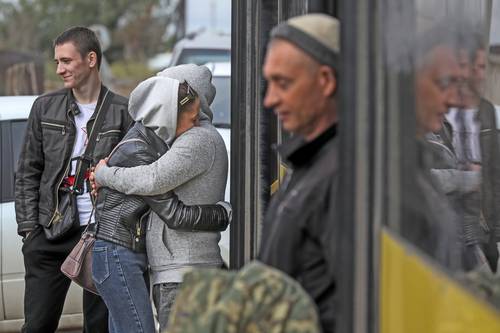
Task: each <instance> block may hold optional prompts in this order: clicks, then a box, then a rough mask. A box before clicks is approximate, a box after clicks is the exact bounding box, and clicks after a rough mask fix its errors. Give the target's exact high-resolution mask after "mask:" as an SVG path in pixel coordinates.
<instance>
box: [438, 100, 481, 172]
mask: <svg viewBox="0 0 500 333" xmlns="http://www.w3.org/2000/svg"><path fill="white" fill-rule="evenodd" d="M478 112H479V111H478V109H457V108H452V109H450V111H448V113H447V114H446V119H447V120H448V122H449V123H450V125H451V127H452V130H453V138H452V144H453V148H454V149H455V153H456V155H457V158H458V160H459V161H460V162H461V163H465V164H467V163H480V162H481V145H480V141H479V132H480V131H481V124H480V122H479V117H478Z"/></svg>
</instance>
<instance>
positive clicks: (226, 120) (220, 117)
mask: <svg viewBox="0 0 500 333" xmlns="http://www.w3.org/2000/svg"><path fill="white" fill-rule="evenodd" d="M212 82H213V84H214V85H215V88H216V89H217V94H216V95H215V99H214V101H213V103H212V111H213V113H214V119H213V123H214V125H215V126H216V127H226V128H230V126H231V112H230V106H231V77H229V76H214V77H213V79H212Z"/></svg>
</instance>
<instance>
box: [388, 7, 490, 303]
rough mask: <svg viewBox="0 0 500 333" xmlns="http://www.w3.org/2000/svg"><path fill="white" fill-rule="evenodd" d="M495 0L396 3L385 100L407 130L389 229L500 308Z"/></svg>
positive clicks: (392, 155) (392, 142)
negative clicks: (497, 286) (498, 285)
mask: <svg viewBox="0 0 500 333" xmlns="http://www.w3.org/2000/svg"><path fill="white" fill-rule="evenodd" d="M386 2H387V3H391V4H392V3H395V2H393V1H391V0H388V1H386ZM489 3H491V2H489V1H486V0H484V1H482V0H479V1H433V0H417V1H415V2H414V3H410V2H408V5H407V6H409V7H412V8H406V9H405V8H404V7H405V6H403V5H393V6H390V5H389V6H388V8H389V9H390V12H391V15H393V16H392V17H391V15H389V17H390V18H389V19H388V20H387V21H386V22H384V27H385V28H384V29H385V31H384V35H385V36H386V40H385V41H384V43H385V46H386V48H387V49H386V57H385V63H386V72H387V76H386V77H387V81H386V82H385V89H386V90H387V93H386V100H385V103H386V105H387V106H388V109H389V113H388V119H389V123H390V124H391V125H394V124H395V125H396V126H399V128H400V129H402V130H400V131H399V132H396V133H388V134H387V135H388V146H389V147H391V148H390V149H389V151H388V156H389V159H388V161H389V162H388V169H389V170H392V171H394V172H392V171H389V173H388V179H389V181H388V182H389V188H391V189H392V191H391V192H390V193H391V194H389V198H391V200H390V202H389V207H392V208H393V210H392V211H391V213H390V216H389V218H388V219H387V224H388V225H389V226H390V227H391V228H392V229H393V230H395V231H396V232H397V233H399V235H402V236H403V239H404V240H405V241H409V243H410V244H413V245H416V247H417V249H418V250H419V251H421V254H422V256H423V257H425V258H426V260H430V261H431V262H433V263H434V264H438V265H439V266H440V267H441V268H442V269H444V271H445V272H447V273H448V274H449V275H450V276H451V277H453V278H456V279H458V280H459V281H462V282H465V284H467V285H468V286H469V288H471V290H473V291H474V292H475V293H476V294H477V295H478V296H481V297H483V298H485V299H487V300H488V301H490V303H492V304H497V305H500V293H498V292H496V291H495V290H496V289H495V282H494V274H495V272H496V270H497V262H498V250H499V248H500V224H499V222H498V221H500V215H499V214H500V210H499V209H498V208H499V207H500V134H499V126H498V124H500V122H499V119H500V118H499V116H500V99H499V98H498V96H499V95H498V93H493V92H494V91H496V92H498V89H492V86H494V85H495V84H497V86H496V87H498V84H500V80H499V79H500V75H495V73H497V72H496V69H497V68H500V67H497V66H500V65H498V64H500V61H498V60H497V59H496V57H497V55H496V54H495V50H496V49H495V45H496V44H491V43H490V40H494V38H498V36H496V35H495V34H493V33H490V24H493V26H495V24H497V23H498V20H499V19H500V16H499V14H500V13H498V14H496V11H495V10H493V11H490V10H488V4H489ZM408 13H413V17H410V16H409V15H408ZM492 13H493V15H492ZM497 16H498V18H497ZM403 21H406V22H411V24H409V23H408V24H405V25H401V23H402V22H403ZM396 26H399V27H400V28H397V29H395V27H396ZM489 37H491V38H489ZM498 73H500V70H499V71H498ZM391 132H392V131H391ZM391 184H392V185H391ZM394 193H399V194H400V195H394ZM391 205H392V206H391ZM398 207H399V208H398ZM391 214H392V215H391ZM497 283H498V282H497ZM484 290H487V293H486V294H487V297H485V295H486V294H485V293H483V292H482V291H484Z"/></svg>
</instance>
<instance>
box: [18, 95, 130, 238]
mask: <svg viewBox="0 0 500 333" xmlns="http://www.w3.org/2000/svg"><path fill="white" fill-rule="evenodd" d="M105 92H106V88H105V87H104V86H102V87H101V92H100V94H99V99H98V101H97V105H98V106H99V105H100V103H101V100H102V98H103V96H104V93H105ZM76 109H77V105H76V101H75V99H74V97H73V94H72V92H71V90H69V89H62V90H59V91H56V92H52V93H48V94H45V95H42V96H40V97H38V98H37V99H36V100H35V102H34V103H33V106H32V108H31V112H30V115H29V118H28V124H27V127H26V134H25V137H24V143H23V146H22V149H21V154H20V156H19V161H18V166H17V173H16V189H15V192H16V202H15V206H16V219H17V225H18V227H17V232H18V234H20V235H23V234H25V233H26V232H28V231H31V230H33V229H34V228H35V226H36V225H38V224H40V225H42V226H48V225H49V224H50V221H51V219H52V218H53V216H54V215H55V212H56V207H57V204H58V200H59V198H58V192H59V191H58V189H59V187H60V185H61V183H62V181H63V179H64V177H66V173H67V170H69V167H68V166H69V164H70V163H71V161H70V159H71V154H72V152H73V146H74V143H75V133H76V128H75V120H74V115H73V110H76ZM97 109H98V107H97V108H96V111H97ZM102 111H103V112H104V111H105V118H104V121H103V124H102V127H101V130H100V131H99V134H98V136H97V139H96V140H97V143H96V145H95V150H94V155H93V162H94V163H97V162H98V161H99V160H100V159H102V158H105V157H106V156H108V154H109V153H110V152H111V150H112V149H113V147H114V146H115V145H116V144H117V143H118V142H119V141H120V140H121V138H122V137H123V135H124V134H125V133H126V132H127V130H128V128H129V127H130V124H131V123H132V119H131V118H130V116H129V114H128V112H127V99H126V98H124V97H122V96H118V95H114V97H113V99H112V101H111V105H110V106H109V108H108V110H102ZM95 115H96V112H94V114H93V115H92V116H91V118H90V120H89V121H88V123H87V128H90V127H91V126H92V124H93V122H94V120H95Z"/></svg>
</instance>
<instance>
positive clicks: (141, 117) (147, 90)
mask: <svg viewBox="0 0 500 333" xmlns="http://www.w3.org/2000/svg"><path fill="white" fill-rule="evenodd" d="M178 94H179V81H177V80H175V79H171V78H168V77H164V76H153V77H151V78H149V79H146V80H144V81H142V82H141V83H139V84H138V85H137V87H136V88H135V89H134V90H132V93H131V94H130V98H129V101H128V112H129V114H130V116H131V117H132V119H134V120H135V121H139V122H141V123H142V124H143V125H144V126H146V127H148V128H150V129H152V130H153V131H154V132H155V133H156V135H158V136H159V137H160V138H161V139H162V140H163V141H165V142H166V143H167V144H170V143H172V142H173V140H174V139H175V131H176V129H177V100H178Z"/></svg>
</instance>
